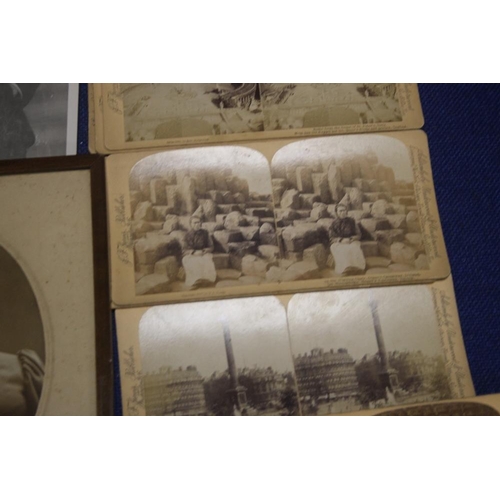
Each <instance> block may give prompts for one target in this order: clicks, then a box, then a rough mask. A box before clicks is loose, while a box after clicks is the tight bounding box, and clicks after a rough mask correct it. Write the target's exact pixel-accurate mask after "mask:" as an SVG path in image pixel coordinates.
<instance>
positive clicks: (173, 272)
mask: <svg viewBox="0 0 500 500" xmlns="http://www.w3.org/2000/svg"><path fill="white" fill-rule="evenodd" d="M179 267H180V266H179V261H178V259H177V257H174V256H170V257H165V258H164V259H160V260H159V261H157V262H156V264H155V268H154V272H155V273H156V274H163V275H166V276H167V277H168V278H169V279H170V281H174V280H176V279H177V273H178V272H179Z"/></svg>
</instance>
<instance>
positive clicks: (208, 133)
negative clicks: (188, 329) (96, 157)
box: [90, 83, 423, 153]
mask: <svg viewBox="0 0 500 500" xmlns="http://www.w3.org/2000/svg"><path fill="white" fill-rule="evenodd" d="M91 95H92V96H93V100H94V102H93V103H92V102H91V103H90V105H91V107H93V109H94V113H93V118H92V120H94V119H95V121H96V123H97V124H98V127H97V128H98V130H99V132H98V133H97V132H96V131H95V130H94V128H92V130H93V131H94V133H95V134H96V137H95V142H96V144H97V150H98V151H99V152H101V153H106V152H120V151H127V150H128V151H130V150H139V149H146V148H155V147H166V146H183V145H199V144H207V143H217V142H228V141H242V140H256V139H268V138H286V137H297V136H313V135H330V134H345V133H356V132H374V131H389V130H406V129H417V128H419V127H421V126H422V125H423V115H422V109H421V106H420V100H419V97H418V89H417V85H416V84H401V83H140V84H135V83H134V84H131V83H115V84H93V85H92V92H91ZM96 103H97V105H96ZM99 103H102V106H100V105H99ZM97 135H99V137H97Z"/></svg>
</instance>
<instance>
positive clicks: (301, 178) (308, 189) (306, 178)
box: [295, 167, 313, 193]
mask: <svg viewBox="0 0 500 500" xmlns="http://www.w3.org/2000/svg"><path fill="white" fill-rule="evenodd" d="M312 173H313V172H312V169H311V168H309V167H298V168H297V170H296V171H295V175H296V182H297V189H298V190H299V191H300V192H301V193H312V192H313V183H312Z"/></svg>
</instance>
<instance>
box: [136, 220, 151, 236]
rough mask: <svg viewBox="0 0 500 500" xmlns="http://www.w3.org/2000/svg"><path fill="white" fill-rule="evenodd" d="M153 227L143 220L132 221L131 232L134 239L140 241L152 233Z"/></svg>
mask: <svg viewBox="0 0 500 500" xmlns="http://www.w3.org/2000/svg"><path fill="white" fill-rule="evenodd" d="M152 229H153V226H152V224H151V222H146V221H143V220H138V221H132V224H131V231H132V239H134V240H138V239H139V238H142V237H143V236H145V235H146V233H147V232H148V231H151V230H152Z"/></svg>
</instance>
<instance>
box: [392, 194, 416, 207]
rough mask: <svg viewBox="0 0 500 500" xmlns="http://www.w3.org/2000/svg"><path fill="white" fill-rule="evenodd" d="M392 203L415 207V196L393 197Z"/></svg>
mask: <svg viewBox="0 0 500 500" xmlns="http://www.w3.org/2000/svg"><path fill="white" fill-rule="evenodd" d="M393 201H394V203H396V204H397V205H405V206H407V207H408V206H411V205H415V196H393Z"/></svg>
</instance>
